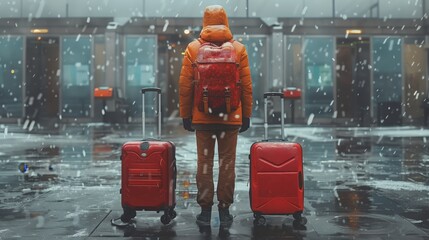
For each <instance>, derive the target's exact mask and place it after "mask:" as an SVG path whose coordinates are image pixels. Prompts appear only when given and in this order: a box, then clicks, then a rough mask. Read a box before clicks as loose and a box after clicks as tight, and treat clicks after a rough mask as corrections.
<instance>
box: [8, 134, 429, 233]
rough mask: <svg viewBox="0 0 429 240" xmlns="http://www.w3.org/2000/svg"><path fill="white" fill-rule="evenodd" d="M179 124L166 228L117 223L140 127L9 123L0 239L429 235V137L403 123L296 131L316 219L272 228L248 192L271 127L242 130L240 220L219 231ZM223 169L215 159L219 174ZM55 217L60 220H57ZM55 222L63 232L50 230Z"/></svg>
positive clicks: (309, 212) (146, 220) (154, 217)
mask: <svg viewBox="0 0 429 240" xmlns="http://www.w3.org/2000/svg"><path fill="white" fill-rule="evenodd" d="M176 128H177V126H166V129H165V131H166V132H173V133H174V134H172V135H171V136H168V140H171V141H173V142H174V143H175V144H176V148H177V154H176V158H177V168H178V175H177V192H176V198H177V205H176V211H177V212H178V217H177V218H176V219H175V220H174V221H173V222H172V223H171V224H169V225H167V226H163V225H162V224H161V223H160V221H159V217H160V215H159V214H157V213H156V212H155V213H150V212H139V213H138V215H137V218H136V223H135V224H134V225H133V226H130V227H129V228H124V229H117V228H112V226H110V222H109V221H110V218H113V217H117V216H118V215H119V216H120V214H121V210H122V209H121V206H120V194H119V188H120V181H121V162H120V159H119V155H120V148H121V146H122V144H123V143H124V142H126V141H129V140H136V139H140V135H141V128H140V126H138V125H129V126H119V125H118V126H113V125H112V126H110V125H100V126H98V125H68V126H60V127H58V128H57V129H56V132H53V133H49V132H47V131H46V130H44V132H40V133H35V134H28V133H25V132H19V131H17V132H13V130H12V128H11V129H9V130H8V135H7V136H5V138H6V139H7V141H2V142H1V143H0V163H1V164H0V187H1V188H0V189H1V190H0V215H1V218H0V238H2V237H3V236H5V237H6V238H7V237H11V236H14V234H11V233H9V232H10V231H11V230H4V229H15V230H14V231H17V232H20V231H21V232H20V234H21V235H22V236H31V233H28V232H26V231H27V230H23V228H22V227H21V226H27V227H29V228H30V229H33V228H34V229H37V231H40V233H42V232H43V230H45V231H46V232H45V233H48V234H52V232H55V234H59V235H58V236H78V237H79V236H80V237H82V236H83V237H84V236H92V237H109V236H110V237H112V236H113V237H147V238H164V239H185V238H186V237H183V236H191V237H190V238H196V239H210V238H220V239H231V238H232V239H250V238H252V239H284V238H293V239H320V238H330V237H333V238H345V239H349V238H353V237H356V238H365V237H369V238H383V237H384V236H395V234H396V235H397V236H400V237H407V236H412V237H416V238H417V239H424V238H425V237H428V233H429V208H428V205H427V203H428V202H429V187H428V185H429V147H428V145H429V143H428V142H427V140H426V139H425V137H422V136H420V135H419V136H416V137H412V136H409V135H407V136H406V137H400V136H398V132H401V131H403V130H401V128H399V129H397V130H395V136H389V134H388V133H389V132H386V135H383V132H382V129H377V130H376V131H370V129H368V128H367V129H362V130H359V129H334V128H310V127H305V128H294V129H290V131H287V132H288V134H289V135H288V140H289V141H297V142H299V143H301V144H302V145H303V149H304V169H305V172H304V177H305V211H304V216H306V217H307V219H308V223H307V225H305V226H297V225H294V224H293V218H292V217H291V216H275V215H274V216H268V217H267V223H266V224H265V225H262V226H254V225H253V213H252V212H251V210H250V207H249V199H248V189H249V169H248V168H249V159H248V154H249V149H250V146H251V144H252V143H253V142H255V141H258V140H261V136H262V135H263V134H262V132H263V129H262V128H253V129H251V130H250V131H249V132H247V133H246V134H244V135H240V139H239V143H238V145H239V148H238V150H237V163H236V195H235V199H234V201H235V202H234V204H233V206H232V209H231V210H232V213H233V215H234V216H235V219H234V224H233V225H232V227H231V228H221V227H220V226H219V225H218V221H219V220H218V217H217V212H216V211H215V210H213V216H212V223H213V224H212V226H211V227H210V228H209V229H200V228H198V226H197V225H196V224H195V216H196V214H197V213H199V208H198V205H197V204H196V202H195V198H196V185H195V184H196V183H195V171H196V149H195V137H194V136H193V135H192V134H188V133H187V132H184V131H181V130H176ZM406 130H407V131H409V128H407V129H406ZM271 131H275V130H271ZM389 131H390V130H389ZM392 131H393V130H392ZM275 134H276V132H272V133H270V135H272V136H274V135H275ZM428 137H429V135H428ZM215 158H217V155H216V156H215ZM216 162H217V161H216ZM25 166H26V167H25ZM217 167H218V166H217V163H216V164H215V169H214V172H215V173H217ZM216 177H217V176H215V184H216ZM215 200H216V199H215ZM89 202H91V203H89ZM88 206H89V207H88ZM214 209H216V208H214ZM51 215H54V216H55V221H56V222H58V223H53V220H51V217H50V216H51ZM66 216H68V217H66ZM76 219H79V221H76ZM10 224H11V225H10ZM51 224H53V225H55V226H56V228H58V229H57V230H55V231H53V230H52V229H50V228H52V227H51ZM29 231H30V230H29ZM61 234H63V235H61ZM64 234H66V235H64ZM50 236H52V235H50Z"/></svg>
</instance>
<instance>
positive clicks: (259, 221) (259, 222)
mask: <svg viewBox="0 0 429 240" xmlns="http://www.w3.org/2000/svg"><path fill="white" fill-rule="evenodd" d="M253 217H255V220H253V225H255V226H262V225H265V223H266V222H267V220H266V219H265V217H264V216H261V214H257V213H254V214H253Z"/></svg>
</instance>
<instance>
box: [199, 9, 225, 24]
mask: <svg viewBox="0 0 429 240" xmlns="http://www.w3.org/2000/svg"><path fill="white" fill-rule="evenodd" d="M209 25H225V26H226V27H229V25H228V17H227V15H226V12H225V9H223V7H222V6H220V5H211V6H207V7H206V9H205V10H204V18H203V28H204V27H207V26H209Z"/></svg>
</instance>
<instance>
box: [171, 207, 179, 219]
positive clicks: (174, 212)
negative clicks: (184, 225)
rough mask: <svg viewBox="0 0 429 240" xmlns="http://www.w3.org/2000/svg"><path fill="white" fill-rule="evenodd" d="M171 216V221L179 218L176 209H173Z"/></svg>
mask: <svg viewBox="0 0 429 240" xmlns="http://www.w3.org/2000/svg"><path fill="white" fill-rule="evenodd" d="M169 214H170V217H171V219H175V218H176V216H177V213H176V211H174V209H171V210H170V213H169Z"/></svg>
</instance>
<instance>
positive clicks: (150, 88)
mask: <svg viewBox="0 0 429 240" xmlns="http://www.w3.org/2000/svg"><path fill="white" fill-rule="evenodd" d="M146 92H156V93H157V94H158V139H161V89H160V88H157V87H147V88H142V131H143V139H145V138H146V132H145V131H146V122H145V120H146V114H145V102H144V95H145V93H146Z"/></svg>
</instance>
